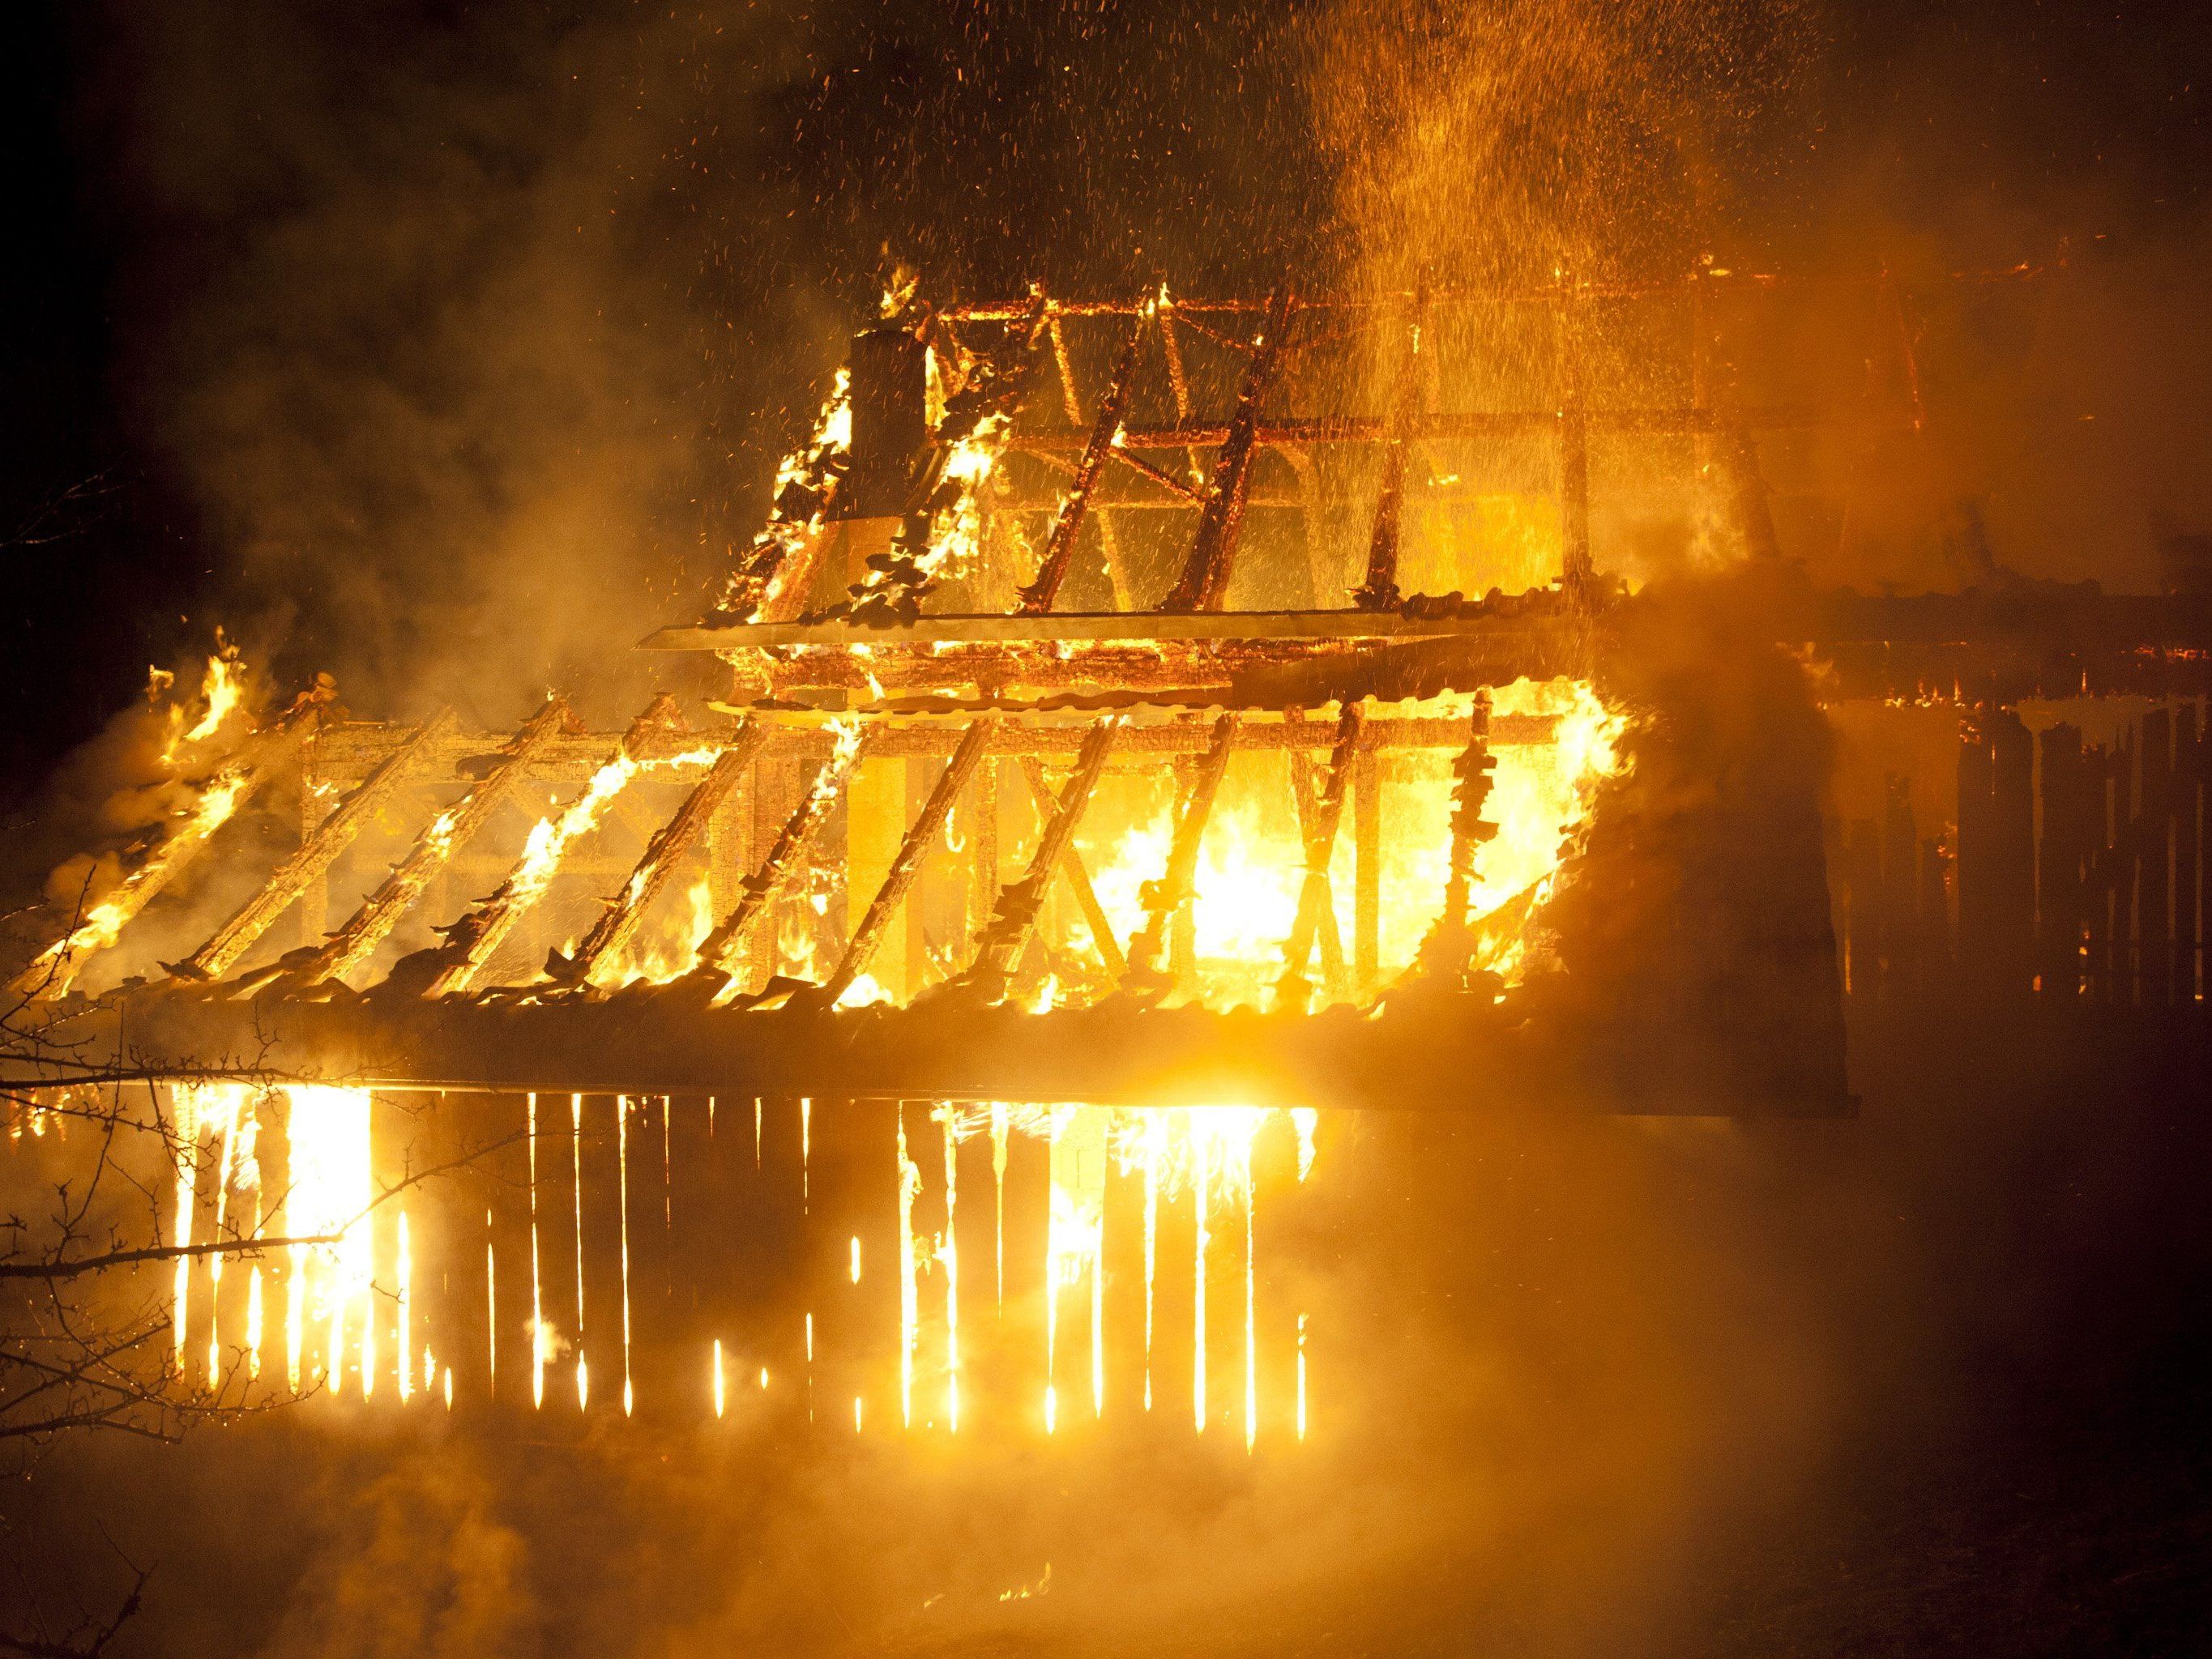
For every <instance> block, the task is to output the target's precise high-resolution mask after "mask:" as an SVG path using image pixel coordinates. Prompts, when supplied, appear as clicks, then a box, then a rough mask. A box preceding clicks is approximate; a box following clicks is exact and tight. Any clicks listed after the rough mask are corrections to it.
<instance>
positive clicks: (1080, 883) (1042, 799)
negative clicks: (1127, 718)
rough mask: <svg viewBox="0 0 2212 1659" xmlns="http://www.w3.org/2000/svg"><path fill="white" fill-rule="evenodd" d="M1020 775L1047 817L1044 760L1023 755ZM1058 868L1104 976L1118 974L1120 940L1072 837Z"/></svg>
mask: <svg viewBox="0 0 2212 1659" xmlns="http://www.w3.org/2000/svg"><path fill="white" fill-rule="evenodd" d="M1086 741H1088V740H1087V739H1086ZM1022 776H1023V778H1024V780H1025V781H1027V782H1028V784H1029V787H1030V795H1031V796H1032V797H1033V798H1034V799H1036V808H1037V814H1038V816H1039V817H1049V816H1050V815H1051V813H1052V811H1053V810H1054V803H1053V798H1052V786H1051V784H1049V783H1048V782H1047V781H1045V775H1044V763H1043V762H1042V761H1041V760H1039V759H1038V758H1037V757H1036V756H1035V755H1024V756H1023V757H1022ZM1060 873H1061V874H1062V875H1064V876H1066V878H1067V884H1068V886H1069V888H1070V889H1072V890H1073V892H1074V894H1075V902H1076V903H1078V904H1079V905H1080V906H1081V907H1082V908H1083V920H1084V922H1085V925H1086V926H1087V927H1089V928H1090V929H1091V939H1092V941H1093V942H1094V943H1096V944H1097V946H1098V955H1099V958H1100V959H1101V960H1102V961H1103V962H1104V963H1105V964H1106V973H1107V976H1108V977H1109V978H1110V979H1119V978H1121V969H1122V967H1123V965H1124V964H1123V962H1122V957H1121V941H1120V940H1119V939H1115V937H1114V924H1113V923H1112V922H1111V921H1108V920H1107V918H1106V907H1105V906H1104V905H1103V904H1101V903H1100V902H1098V890H1097V888H1096V887H1094V886H1092V885H1091V872H1090V871H1089V870H1088V869H1087V868H1085V866H1084V862H1083V854H1082V853H1081V852H1079V850H1078V849H1077V848H1076V845H1075V843H1074V842H1073V841H1072V840H1071V841H1070V842H1068V843H1067V850H1066V852H1065V853H1064V854H1061V856H1060Z"/></svg>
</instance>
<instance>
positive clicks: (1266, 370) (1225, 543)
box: [1160, 283, 1291, 611]
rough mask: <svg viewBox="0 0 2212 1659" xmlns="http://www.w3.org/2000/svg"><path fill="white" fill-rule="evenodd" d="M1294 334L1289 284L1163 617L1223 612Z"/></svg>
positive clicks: (1273, 311)
mask: <svg viewBox="0 0 2212 1659" xmlns="http://www.w3.org/2000/svg"><path fill="white" fill-rule="evenodd" d="M1290 331H1291V290H1290V286H1289V284H1287V283H1285V284H1284V285H1283V286H1281V287H1279V288H1278V289H1276V290H1275V292H1274V295H1273V298H1271V299H1270V300H1269V301H1267V321H1266V322H1265V323H1263V324H1262V325H1261V334H1260V337H1259V340H1258V342H1257V343H1256V345H1255V349H1254V351H1253V353H1252V366H1251V368H1249V369H1248V370H1247V371H1246V372H1245V375H1244V383H1243V386H1242V387H1241V388H1240V389H1239V390H1238V392H1237V410H1236V413H1235V414H1233V415H1231V416H1230V419H1229V432H1228V435H1227V436H1226V437H1225V438H1224V439H1223V440H1222V443H1221V452H1220V453H1219V454H1218V455H1217V456H1216V457H1215V458H1214V463H1213V480H1212V484H1211V486H1210V487H1209V488H1208V489H1207V492H1206V506H1205V507H1204V508H1203V510H1201V511H1200V513H1199V516H1198V533H1197V535H1196V536H1194V538H1192V540H1191V544H1190V556H1189V558H1188V561H1187V562H1185V563H1184V565H1183V570H1182V576H1181V577H1180V578H1179V579H1178V580H1176V585H1175V586H1173V587H1172V588H1170V589H1169V591H1168V594H1167V597H1166V598H1165V599H1163V600H1161V601H1160V609H1161V610H1163V611H1218V610H1220V609H1221V602H1222V599H1223V598H1224V596H1225V595H1226V594H1227V592H1228V591H1229V577H1230V573H1231V571H1232V570H1233V569H1234V568H1236V563H1237V532H1238V531H1239V530H1240V529H1241V528H1242V527H1243V522H1244V496H1245V492H1246V490H1247V489H1249V486H1250V483H1251V476H1252V456H1253V453H1254V451H1255V448H1256V447H1258V443H1259V436H1260V405H1261V404H1262V403H1263V402H1265V401H1266V399H1267V392H1268V391H1269V389H1270V388H1272V387H1273V385H1274V383H1275V374H1276V372H1277V370H1278V369H1279V368H1280V367H1281V365H1282V361H1283V353H1284V347H1285V343H1287V341H1288V338H1289V336H1290Z"/></svg>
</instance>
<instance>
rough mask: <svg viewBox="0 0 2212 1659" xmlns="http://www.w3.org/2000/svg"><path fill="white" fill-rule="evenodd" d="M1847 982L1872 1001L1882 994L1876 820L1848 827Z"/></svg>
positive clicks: (1854, 993) (1846, 985) (1848, 987)
mask: <svg viewBox="0 0 2212 1659" xmlns="http://www.w3.org/2000/svg"><path fill="white" fill-rule="evenodd" d="M1844 891H1845V897H1844V988H1845V990H1846V991H1848V992H1849V993H1850V994H1851V995H1852V996H1854V997H1858V998H1862V999H1863V1000H1867V1001H1869V1002H1871V1001H1872V1000H1874V999H1875V998H1876V997H1878V996H1880V995H1881V988H1882V981H1881V910H1882V907H1881V850H1880V842H1879V840H1878V838H1877V836H1876V835H1875V827H1874V825H1873V823H1870V822H1869V821H1868V820H1866V819H1864V818H1859V819H1855V820H1854V821H1853V822H1852V823H1850V824H1849V825H1847V826H1846V827H1845V828H1844Z"/></svg>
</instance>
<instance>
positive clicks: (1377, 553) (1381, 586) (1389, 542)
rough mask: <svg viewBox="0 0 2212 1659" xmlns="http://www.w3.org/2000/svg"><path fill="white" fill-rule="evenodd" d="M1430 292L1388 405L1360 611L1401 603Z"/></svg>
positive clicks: (1417, 311)
mask: <svg viewBox="0 0 2212 1659" xmlns="http://www.w3.org/2000/svg"><path fill="white" fill-rule="evenodd" d="M1427 313H1428V294H1427V291H1426V290H1425V289H1423V290H1422V291H1421V292H1420V293H1419V294H1417V295H1415V296H1414V300H1413V321H1412V323H1411V324H1410V325H1408V327H1407V331H1406V355H1405V356H1404V358H1403V359H1401V363H1400V367H1399V370H1398V388H1397V396H1396V398H1395V400H1394V401H1393V403H1392V404H1391V409H1390V428H1389V438H1388V439H1387V441H1385V443H1384V445H1383V491H1382V494H1381V495H1379V496H1378V497H1377V498H1376V503H1375V525H1374V529H1373V531H1372V532H1370V535H1369V537H1368V538H1367V580H1365V581H1364V583H1362V584H1361V585H1360V586H1359V588H1358V591H1357V592H1354V593H1353V594H1352V602H1353V603H1354V604H1355V605H1358V607H1359V608H1360V609H1361V610H1362V611H1388V610H1391V609H1393V608H1395V606H1396V605H1397V603H1398V532H1399V524H1400V520H1401V517H1402V515H1403V513H1404V511H1405V503H1406V429H1407V427H1409V426H1410V425H1412V423H1413V415H1414V412H1415V410H1417V409H1419V405H1420V396H1421V325H1422V324H1423V323H1424V322H1425V320H1426V319H1427Z"/></svg>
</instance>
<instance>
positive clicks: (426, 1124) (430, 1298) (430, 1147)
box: [407, 1092, 459, 1411]
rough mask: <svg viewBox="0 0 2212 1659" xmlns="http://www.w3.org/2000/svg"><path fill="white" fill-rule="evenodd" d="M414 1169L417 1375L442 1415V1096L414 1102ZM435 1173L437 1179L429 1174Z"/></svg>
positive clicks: (447, 1128)
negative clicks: (419, 1174) (420, 1176)
mask: <svg viewBox="0 0 2212 1659" xmlns="http://www.w3.org/2000/svg"><path fill="white" fill-rule="evenodd" d="M416 1104H417V1106H418V1108H419V1110H418V1112H417V1115H416V1122H415V1136H414V1153H415V1158H414V1161H415V1167H416V1169H417V1170H421V1171H422V1172H424V1178H423V1180H422V1182H421V1183H420V1184H419V1185H417V1186H416V1188H415V1189H414V1190H413V1192H412V1193H411V1194H410V1198H411V1199H412V1200H413V1201H412V1202H411V1203H410V1205H409V1206H408V1212H407V1214H408V1236H409V1242H410V1245H411V1247H412V1249H413V1252H414V1256H415V1302H414V1305H415V1330H416V1335H415V1341H416V1376H417V1377H418V1378H419V1379H421V1383H422V1387H423V1388H424V1389H427V1390H428V1393H429V1395H430V1404H432V1405H433V1406H434V1407H436V1408H437V1409H439V1410H441V1411H442V1410H444V1409H445V1399H444V1393H445V1391H444V1389H443V1387H442V1386H441V1379H442V1378H443V1376H444V1374H445V1370H446V1367H447V1365H448V1364H451V1363H452V1359H451V1355H452V1352H453V1336H454V1333H453V1302H452V1298H451V1297H450V1296H449V1295H448V1285H447V1267H449V1265H450V1263H451V1260H452V1255H453V1250H452V1245H451V1242H450V1238H451V1235H452V1233H453V1219H452V1217H453V1185H454V1177H453V1175H452V1174H450V1173H448V1171H447V1166H449V1165H450V1164H453V1161H454V1160H455V1158H457V1157H458V1156H459V1147H458V1146H456V1145H455V1144H454V1139H453V1111H452V1109H451V1108H450V1107H448V1105H447V1101H446V1097H445V1096H444V1095H443V1094H442V1093H436V1092H431V1093H425V1094H422V1095H418V1096H416ZM432 1171H435V1172H436V1173H430V1172H432Z"/></svg>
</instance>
